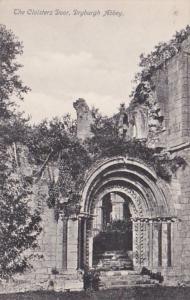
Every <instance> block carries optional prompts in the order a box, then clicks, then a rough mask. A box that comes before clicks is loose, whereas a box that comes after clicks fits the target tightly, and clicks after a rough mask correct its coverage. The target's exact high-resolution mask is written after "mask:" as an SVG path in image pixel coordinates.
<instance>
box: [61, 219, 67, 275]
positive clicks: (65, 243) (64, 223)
mask: <svg viewBox="0 0 190 300" xmlns="http://www.w3.org/2000/svg"><path fill="white" fill-rule="evenodd" d="M67 222H68V219H67V218H66V217H64V218H63V256H62V257H63V264H62V267H63V270H67Z"/></svg>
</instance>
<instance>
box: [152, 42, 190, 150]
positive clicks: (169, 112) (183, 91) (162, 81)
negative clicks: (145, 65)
mask: <svg viewBox="0 0 190 300" xmlns="http://www.w3.org/2000/svg"><path fill="white" fill-rule="evenodd" d="M153 81H154V83H155V87H156V98H157V101H158V103H159V105H160V108H161V111H162V113H163V116H164V126H165V129H166V132H165V137H166V143H167V145H166V146H167V147H175V146H177V145H180V144H182V143H184V142H188V141H189V137H190V93H189V89H190V37H189V38H188V39H187V40H185V41H184V42H183V44H182V51H180V52H179V53H178V54H177V55H175V56H174V57H173V58H171V59H170V60H169V61H168V62H167V63H166V64H165V65H164V66H163V67H162V69H161V70H158V71H157V72H156V74H155V75H154V76H153Z"/></svg>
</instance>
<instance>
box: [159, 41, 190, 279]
mask: <svg viewBox="0 0 190 300" xmlns="http://www.w3.org/2000/svg"><path fill="white" fill-rule="evenodd" d="M153 81H154V83H155V86H156V97H157V101H158V103H159V106H160V108H161V111H162V114H163V116H164V124H163V125H164V127H165V133H164V138H165V149H166V150H167V151H169V152H170V153H171V155H172V156H173V157H174V156H181V157H183V158H184V159H185V160H186V162H187V166H186V167H185V168H184V169H183V168H180V169H179V170H178V171H177V172H176V174H174V176H173V178H172V181H171V183H170V189H171V192H172V202H173V204H174V208H175V213H176V216H177V217H178V222H177V223H176V224H175V226H174V233H173V266H172V268H171V272H170V274H168V275H170V276H172V277H173V278H178V279H181V280H190V37H189V38H188V39H187V40H185V41H184V42H183V43H182V50H181V51H180V52H179V53H178V54H177V55H176V56H174V57H173V58H171V59H170V60H169V61H168V62H167V63H166V64H165V65H164V66H163V67H162V69H161V70H159V71H157V72H156V74H155V75H154V76H153Z"/></svg>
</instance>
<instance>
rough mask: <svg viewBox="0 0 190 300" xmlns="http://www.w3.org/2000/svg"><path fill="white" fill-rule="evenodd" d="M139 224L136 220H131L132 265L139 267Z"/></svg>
mask: <svg viewBox="0 0 190 300" xmlns="http://www.w3.org/2000/svg"><path fill="white" fill-rule="evenodd" d="M138 229H139V226H138V223H137V222H136V221H133V267H134V269H137V268H138V267H139V258H140V251H139V250H140V249H139V230H138Z"/></svg>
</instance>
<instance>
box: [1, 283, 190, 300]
mask: <svg viewBox="0 0 190 300" xmlns="http://www.w3.org/2000/svg"><path fill="white" fill-rule="evenodd" d="M91 299H92V300H190V287H160V286H158V287H136V288H134V287H128V288H122V289H110V290H104V291H103V290H102V291H98V292H65V293H56V292H45V291H39V292H26V293H15V294H1V295H0V300H91Z"/></svg>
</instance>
